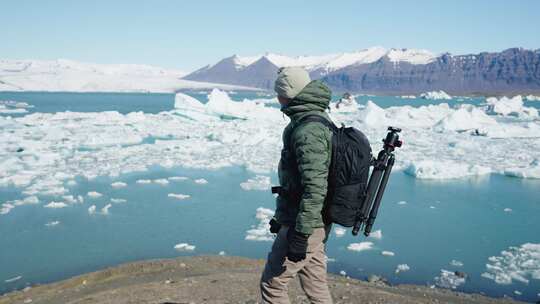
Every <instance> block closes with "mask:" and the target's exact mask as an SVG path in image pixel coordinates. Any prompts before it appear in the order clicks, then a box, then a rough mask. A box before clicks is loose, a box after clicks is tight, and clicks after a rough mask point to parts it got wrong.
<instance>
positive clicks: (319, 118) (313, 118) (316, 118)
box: [291, 114, 338, 134]
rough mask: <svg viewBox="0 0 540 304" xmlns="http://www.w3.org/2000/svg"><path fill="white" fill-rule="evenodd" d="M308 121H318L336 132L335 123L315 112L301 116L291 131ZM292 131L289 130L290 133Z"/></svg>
mask: <svg viewBox="0 0 540 304" xmlns="http://www.w3.org/2000/svg"><path fill="white" fill-rule="evenodd" d="M308 122H319V123H321V124H323V125H325V126H326V127H327V128H328V129H330V131H332V132H336V131H337V130H338V128H337V127H336V125H335V124H334V123H333V122H331V121H330V120H328V119H326V118H325V117H324V116H321V115H317V114H311V115H307V116H304V117H302V118H301V119H300V120H299V121H298V122H297V123H296V124H295V125H294V127H293V130H292V132H294V129H296V128H297V127H299V126H300V125H302V124H305V123H308ZM292 132H291V134H292Z"/></svg>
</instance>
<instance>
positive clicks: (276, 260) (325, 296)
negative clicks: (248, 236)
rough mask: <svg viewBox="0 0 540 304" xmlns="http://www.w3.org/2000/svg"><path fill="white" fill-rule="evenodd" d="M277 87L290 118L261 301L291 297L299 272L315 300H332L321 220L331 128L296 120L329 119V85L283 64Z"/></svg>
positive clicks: (283, 300) (325, 229) (325, 227)
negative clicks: (309, 118) (271, 242)
mask: <svg viewBox="0 0 540 304" xmlns="http://www.w3.org/2000/svg"><path fill="white" fill-rule="evenodd" d="M275 91H276V93H277V95H278V100H279V102H280V104H281V111H282V112H283V113H285V114H286V115H287V116H288V117H289V118H290V119H291V121H290V123H289V124H288V125H287V127H286V128H285V130H284V131H283V150H282V151H281V159H280V162H279V168H278V175H279V182H280V187H277V189H275V190H276V191H275V192H277V193H279V196H278V197H277V199H276V213H275V216H274V219H272V221H271V231H272V232H273V233H277V236H276V239H275V240H274V244H273V245H272V250H271V252H270V253H269V254H268V259H267V262H266V266H265V269H264V272H263V274H262V277H261V282H260V284H261V285H260V287H261V295H262V302H263V303H289V298H288V294H287V291H288V288H287V287H288V284H289V282H290V280H291V279H293V278H294V277H295V276H296V275H298V277H299V279H300V284H301V286H302V289H303V290H304V291H305V293H306V295H307V296H308V298H309V300H310V301H311V303H332V298H331V296H330V292H329V290H328V285H327V281H326V254H325V243H326V239H327V237H328V233H329V231H330V228H331V226H330V225H325V223H324V221H323V205H324V201H325V197H326V191H327V188H328V181H327V178H328V170H329V167H330V160H331V151H332V147H331V143H332V141H331V140H332V132H331V131H330V129H328V127H326V126H325V125H323V124H322V123H320V122H313V121H311V122H304V123H300V124H298V122H299V121H300V120H301V119H302V118H303V117H306V116H307V115H320V116H323V117H325V118H326V119H330V118H329V117H328V115H327V114H326V113H325V112H324V111H325V109H326V108H327V107H328V104H329V102H330V99H331V91H330V89H329V88H328V87H327V86H326V85H324V84H323V83H322V82H321V81H318V80H315V81H311V80H310V78H309V74H308V73H307V72H306V71H305V70H304V69H302V68H296V67H290V68H282V69H280V70H279V72H278V78H277V80H276V82H275ZM293 129H294V130H293ZM273 190H274V189H273ZM273 192H274V191H273Z"/></svg>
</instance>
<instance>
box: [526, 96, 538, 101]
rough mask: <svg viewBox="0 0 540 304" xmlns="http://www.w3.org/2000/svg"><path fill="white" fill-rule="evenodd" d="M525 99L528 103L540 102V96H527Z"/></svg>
mask: <svg viewBox="0 0 540 304" xmlns="http://www.w3.org/2000/svg"><path fill="white" fill-rule="evenodd" d="M525 99H526V100H528V101H540V96H534V95H527V96H525Z"/></svg>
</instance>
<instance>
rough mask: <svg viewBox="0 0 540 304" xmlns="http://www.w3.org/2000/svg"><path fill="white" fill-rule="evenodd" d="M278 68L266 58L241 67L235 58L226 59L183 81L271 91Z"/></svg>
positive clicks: (192, 74)
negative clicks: (234, 85) (232, 85)
mask: <svg viewBox="0 0 540 304" xmlns="http://www.w3.org/2000/svg"><path fill="white" fill-rule="evenodd" d="M277 70H278V67H277V66H276V65H275V64H273V63H272V62H270V61H269V60H268V59H267V58H266V57H261V58H260V59H259V60H257V61H255V62H253V63H252V64H250V65H248V66H246V67H243V66H240V65H239V64H238V63H237V62H236V56H232V57H228V58H225V59H223V60H221V61H220V62H218V63H217V64H215V65H214V66H206V67H204V68H202V69H199V70H197V71H195V72H193V73H191V74H189V75H187V76H185V77H184V78H183V79H187V80H195V81H205V82H215V83H223V84H236V85H242V86H248V87H255V88H262V89H271V88H273V85H274V81H275V79H276V75H277Z"/></svg>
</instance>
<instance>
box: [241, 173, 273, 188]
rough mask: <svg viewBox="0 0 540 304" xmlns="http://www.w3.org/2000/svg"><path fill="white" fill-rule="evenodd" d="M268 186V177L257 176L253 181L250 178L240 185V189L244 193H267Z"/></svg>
mask: <svg viewBox="0 0 540 304" xmlns="http://www.w3.org/2000/svg"><path fill="white" fill-rule="evenodd" d="M270 186H271V184H270V176H265V175H257V176H255V178H253V179H251V178H250V179H248V180H247V181H245V182H242V183H240V187H241V188H242V189H244V190H246V191H250V190H259V191H267V190H269V189H270Z"/></svg>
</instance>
